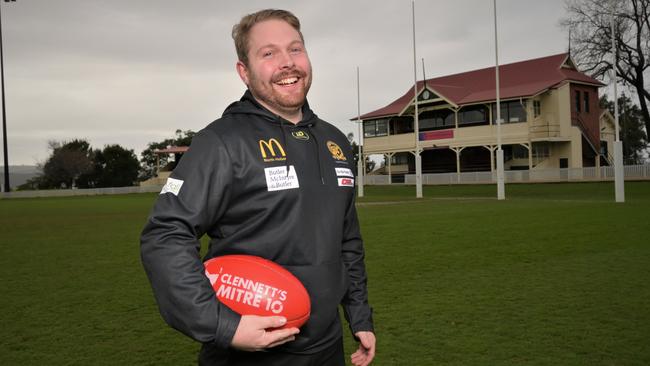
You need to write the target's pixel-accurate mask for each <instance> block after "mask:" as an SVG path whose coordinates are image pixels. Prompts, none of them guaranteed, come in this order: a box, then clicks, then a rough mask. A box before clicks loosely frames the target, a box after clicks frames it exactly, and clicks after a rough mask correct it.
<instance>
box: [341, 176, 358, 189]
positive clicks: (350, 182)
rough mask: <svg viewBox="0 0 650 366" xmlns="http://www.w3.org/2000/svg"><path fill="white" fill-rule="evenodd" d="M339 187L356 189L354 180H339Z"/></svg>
mask: <svg viewBox="0 0 650 366" xmlns="http://www.w3.org/2000/svg"><path fill="white" fill-rule="evenodd" d="M338 180H339V187H354V179H352V178H341V177H339V178H338Z"/></svg>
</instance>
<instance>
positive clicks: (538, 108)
mask: <svg viewBox="0 0 650 366" xmlns="http://www.w3.org/2000/svg"><path fill="white" fill-rule="evenodd" d="M541 114H542V103H541V102H540V101H539V100H534V101H533V116H534V117H535V118H537V117H539V116H540V115H541Z"/></svg>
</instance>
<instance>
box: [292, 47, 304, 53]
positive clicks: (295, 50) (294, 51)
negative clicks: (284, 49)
mask: <svg viewBox="0 0 650 366" xmlns="http://www.w3.org/2000/svg"><path fill="white" fill-rule="evenodd" d="M291 52H293V53H300V52H302V48H300V47H294V48H292V49H291Z"/></svg>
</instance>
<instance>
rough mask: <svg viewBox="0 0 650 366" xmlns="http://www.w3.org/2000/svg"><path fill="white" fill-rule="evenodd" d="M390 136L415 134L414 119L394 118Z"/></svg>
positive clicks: (390, 124)
mask: <svg viewBox="0 0 650 366" xmlns="http://www.w3.org/2000/svg"><path fill="white" fill-rule="evenodd" d="M389 126H390V134H391V135H399V134H403V133H411V132H413V118H411V117H393V118H391V119H390V122H389Z"/></svg>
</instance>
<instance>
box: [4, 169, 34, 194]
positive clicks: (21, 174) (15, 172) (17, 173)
mask: <svg viewBox="0 0 650 366" xmlns="http://www.w3.org/2000/svg"><path fill="white" fill-rule="evenodd" d="M40 173H41V171H40V170H39V169H38V167H37V166H35V165H9V184H10V185H11V188H12V189H14V188H16V187H18V186H19V185H21V184H23V183H25V182H27V181H28V180H29V179H31V178H34V177H35V176H37V175H39V174H40ZM4 174H5V167H4V166H0V186H2V185H4Z"/></svg>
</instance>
